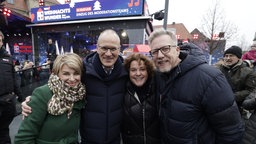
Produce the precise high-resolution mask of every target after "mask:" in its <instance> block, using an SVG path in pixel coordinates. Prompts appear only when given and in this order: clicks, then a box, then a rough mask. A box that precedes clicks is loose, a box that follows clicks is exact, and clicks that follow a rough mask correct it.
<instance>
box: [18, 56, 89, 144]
mask: <svg viewBox="0 0 256 144" xmlns="http://www.w3.org/2000/svg"><path fill="white" fill-rule="evenodd" d="M82 69H83V65H82V60H81V58H80V57H79V56H78V55H77V54H71V53H68V54H65V55H60V56H58V57H57V58H56V60H55V61H54V64H53V70H52V74H51V76H50V78H49V81H48V84H46V85H44V86H41V87H39V88H37V89H35V90H34V91H33V93H32V96H31V100H30V101H29V102H28V105H29V106H30V107H31V108H32V109H33V112H32V113H31V114H30V115H29V116H27V117H25V119H24V120H23V121H22V123H21V125H20V128H19V130H18V133H17V134H16V136H15V144H26V143H36V144H50V143H51V144H55V143H56V144H57V143H58V144H71V143H77V141H78V128H79V124H80V110H81V109H82V107H84V106H85V101H84V96H85V86H84V85H83V84H82V83H81V75H82Z"/></svg>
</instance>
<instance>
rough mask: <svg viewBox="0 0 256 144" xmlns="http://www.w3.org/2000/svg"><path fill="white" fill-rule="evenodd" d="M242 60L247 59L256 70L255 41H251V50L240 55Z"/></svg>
mask: <svg viewBox="0 0 256 144" xmlns="http://www.w3.org/2000/svg"><path fill="white" fill-rule="evenodd" d="M242 60H243V61H245V60H249V61H250V62H251V63H252V64H253V69H254V71H255V70H256V67H255V66H254V64H255V63H256V41H253V44H252V46H251V50H249V51H248V52H246V53H244V54H243V55H242Z"/></svg>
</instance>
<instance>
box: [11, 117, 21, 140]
mask: <svg viewBox="0 0 256 144" xmlns="http://www.w3.org/2000/svg"><path fill="white" fill-rule="evenodd" d="M21 117H22V116H21V115H18V116H16V117H15V118H14V119H13V121H12V123H11V125H10V137H11V140H12V144H13V143H14V142H13V140H14V136H15V134H16V133H17V131H18V129H19V126H20V123H21V121H22V119H21Z"/></svg>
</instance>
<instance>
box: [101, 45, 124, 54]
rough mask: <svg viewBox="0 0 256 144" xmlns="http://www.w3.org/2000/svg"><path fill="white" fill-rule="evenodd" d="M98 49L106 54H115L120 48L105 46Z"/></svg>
mask: <svg viewBox="0 0 256 144" xmlns="http://www.w3.org/2000/svg"><path fill="white" fill-rule="evenodd" d="M98 47H99V48H100V50H101V51H102V52H104V53H106V52H108V50H110V52H111V53H114V52H116V51H117V50H118V49H119V48H115V47H104V46H98Z"/></svg>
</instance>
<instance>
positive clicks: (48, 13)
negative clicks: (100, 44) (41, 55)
mask: <svg viewBox="0 0 256 144" xmlns="http://www.w3.org/2000/svg"><path fill="white" fill-rule="evenodd" d="M143 7H144V0H91V1H85V2H77V3H72V2H71V3H70V4H61V5H52V6H44V7H38V8H32V9H31V22H33V23H43V22H57V21H68V20H78V19H93V18H107V17H122V16H138V15H142V14H143Z"/></svg>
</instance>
